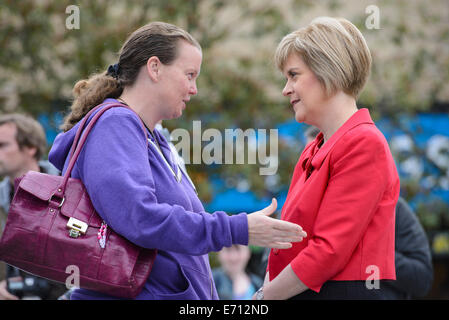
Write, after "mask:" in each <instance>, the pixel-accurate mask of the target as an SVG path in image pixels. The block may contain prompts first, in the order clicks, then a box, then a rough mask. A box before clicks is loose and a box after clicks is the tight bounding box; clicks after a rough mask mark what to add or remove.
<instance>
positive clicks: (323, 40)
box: [275, 17, 371, 98]
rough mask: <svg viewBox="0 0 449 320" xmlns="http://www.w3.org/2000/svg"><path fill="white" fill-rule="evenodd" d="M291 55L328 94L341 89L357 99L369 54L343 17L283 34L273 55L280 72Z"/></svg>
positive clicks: (359, 35)
mask: <svg viewBox="0 0 449 320" xmlns="http://www.w3.org/2000/svg"><path fill="white" fill-rule="evenodd" d="M292 53H295V54H298V55H300V56H301V58H302V59H303V60H304V62H305V64H306V65H307V66H308V67H309V68H310V69H311V70H312V71H313V73H314V74H315V75H316V76H317V78H318V79H319V80H320V82H321V83H322V85H323V87H324V88H325V89H326V92H327V93H328V94H332V93H334V92H335V91H336V90H339V89H341V90H343V91H344V92H345V93H347V94H350V95H352V96H354V97H355V98H357V96H358V95H359V94H360V92H361V91H362V89H363V87H364V86H365V83H366V81H367V80H368V77H369V74H370V70H371V53H370V51H369V48H368V45H367V44H366V41H365V39H364V38H363V35H362V33H361V32H360V31H359V30H358V29H357V27H356V26H354V25H353V24H352V23H351V22H350V21H348V20H346V19H344V18H331V17H318V18H315V19H314V20H313V21H312V22H311V23H310V24H309V25H308V26H306V27H304V28H300V29H298V30H296V31H294V32H292V33H290V34H288V35H286V36H285V37H284V38H283V39H282V41H281V42H280V43H279V45H278V47H277V49H276V53H275V61H276V64H277V66H278V68H279V69H280V70H281V71H282V69H283V68H284V64H285V62H286V60H287V59H288V57H289V55H290V54H292Z"/></svg>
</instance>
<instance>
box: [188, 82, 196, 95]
mask: <svg viewBox="0 0 449 320" xmlns="http://www.w3.org/2000/svg"><path fill="white" fill-rule="evenodd" d="M197 93H198V88H197V87H196V82H194V83H193V84H192V86H191V87H190V90H189V94H190V95H192V96H194V95H196V94H197Z"/></svg>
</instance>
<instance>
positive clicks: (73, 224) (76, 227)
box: [67, 217, 88, 238]
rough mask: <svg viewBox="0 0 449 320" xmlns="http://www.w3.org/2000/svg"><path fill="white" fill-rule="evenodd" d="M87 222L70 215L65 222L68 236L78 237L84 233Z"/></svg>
mask: <svg viewBox="0 0 449 320" xmlns="http://www.w3.org/2000/svg"><path fill="white" fill-rule="evenodd" d="M87 227H88V226H87V223H85V222H83V221H81V220H78V219H75V218H73V217H71V218H70V219H69V222H67V228H68V229H70V231H69V236H71V237H72V238H78V237H79V236H80V234H85V233H86V231H87Z"/></svg>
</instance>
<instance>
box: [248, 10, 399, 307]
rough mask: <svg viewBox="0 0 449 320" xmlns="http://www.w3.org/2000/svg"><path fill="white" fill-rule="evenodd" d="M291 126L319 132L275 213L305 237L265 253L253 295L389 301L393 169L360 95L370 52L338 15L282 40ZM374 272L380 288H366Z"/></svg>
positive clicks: (280, 57) (395, 189)
mask: <svg viewBox="0 0 449 320" xmlns="http://www.w3.org/2000/svg"><path fill="white" fill-rule="evenodd" d="M275 60H276V63H277V66H278V68H279V69H280V70H281V72H282V73H283V75H284V76H285V78H286V85H285V87H284V89H283V90H282V94H283V95H284V96H286V97H288V98H289V100H290V104H291V107H292V108H293V110H294V113H295V119H296V121H297V122H304V123H307V124H309V125H313V126H315V127H317V128H319V130H320V133H319V134H318V135H317V136H316V138H315V139H314V140H313V141H312V142H311V143H309V144H308V145H307V146H306V148H305V150H304V151H303V152H302V154H301V156H300V158H299V161H298V163H297V165H296V167H295V170H294V172H293V177H292V181H291V184H290V187H289V191H288V195H287V199H286V201H285V204H284V205H283V207H282V213H281V219H282V220H284V221H290V222H295V223H299V224H300V225H301V226H302V227H303V228H304V230H305V231H306V232H307V234H308V237H307V238H305V240H304V241H303V242H301V243H295V244H293V247H292V248H290V249H287V250H277V249H272V250H271V253H270V255H269V259H268V267H267V273H266V277H265V281H264V285H263V287H261V288H260V289H259V290H258V291H257V292H256V294H255V295H254V299H388V298H391V296H392V295H391V292H390V291H389V290H388V289H387V288H386V287H385V286H384V284H385V283H386V282H388V281H391V280H394V279H395V278H396V274H395V265H394V264H395V262H394V258H395V254H394V245H395V244H394V228H395V224H394V223H395V222H394V220H395V219H394V218H395V206H396V203H397V200H398V197H399V189H400V183H399V175H398V172H397V169H396V166H395V163H394V160H393V157H392V155H391V152H390V149H389V146H388V143H387V141H386V140H385V137H384V136H383V135H382V133H381V132H380V131H379V130H378V129H377V128H376V126H375V124H374V122H373V121H372V119H371V116H370V113H369V111H368V109H359V108H358V106H357V103H356V100H357V97H358V96H359V94H360V92H361V91H362V89H363V87H364V86H365V83H366V81H367V79H368V77H369V73H370V69H371V54H370V51H369V48H368V46H367V44H366V42H365V39H364V38H363V35H362V34H361V32H360V31H359V30H358V29H357V28H356V27H355V26H354V25H353V24H352V23H351V22H349V21H348V20H346V19H343V18H330V17H319V18H316V19H314V20H313V21H312V22H311V23H310V24H309V25H308V26H306V27H304V28H300V29H298V30H297V31H294V32H292V33H290V34H288V35H287V36H285V37H284V38H283V39H282V41H281V42H280V44H279V45H278V48H277V50H276V54H275ZM371 267H374V268H375V271H376V272H375V273H374V276H375V280H376V281H377V283H378V284H380V286H379V288H378V289H377V288H375V289H372V288H371V287H369V286H367V285H366V280H367V279H368V278H369V276H370V275H372V274H370V273H369V270H370V268H371Z"/></svg>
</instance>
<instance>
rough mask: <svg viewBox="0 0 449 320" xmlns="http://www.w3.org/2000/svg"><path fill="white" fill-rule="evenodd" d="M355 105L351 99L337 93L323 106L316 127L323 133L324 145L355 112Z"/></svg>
mask: <svg viewBox="0 0 449 320" xmlns="http://www.w3.org/2000/svg"><path fill="white" fill-rule="evenodd" d="M357 110H358V109H357V104H356V101H355V99H354V98H353V97H351V96H349V95H347V94H345V93H342V92H340V93H337V94H336V95H335V96H333V97H331V98H330V99H329V100H328V101H327V103H326V106H325V111H324V115H323V117H321V118H320V123H317V124H316V126H317V127H318V128H319V129H320V130H321V131H322V132H323V135H324V143H326V141H328V140H329V139H330V137H331V136H332V135H333V134H334V133H335V132H336V131H337V130H338V129H339V128H340V127H341V126H342V125H343V124H344V123H345V122H346V121H347V120H348V119H349V118H351V116H352V115H353V114H354V113H356V112H357Z"/></svg>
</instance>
